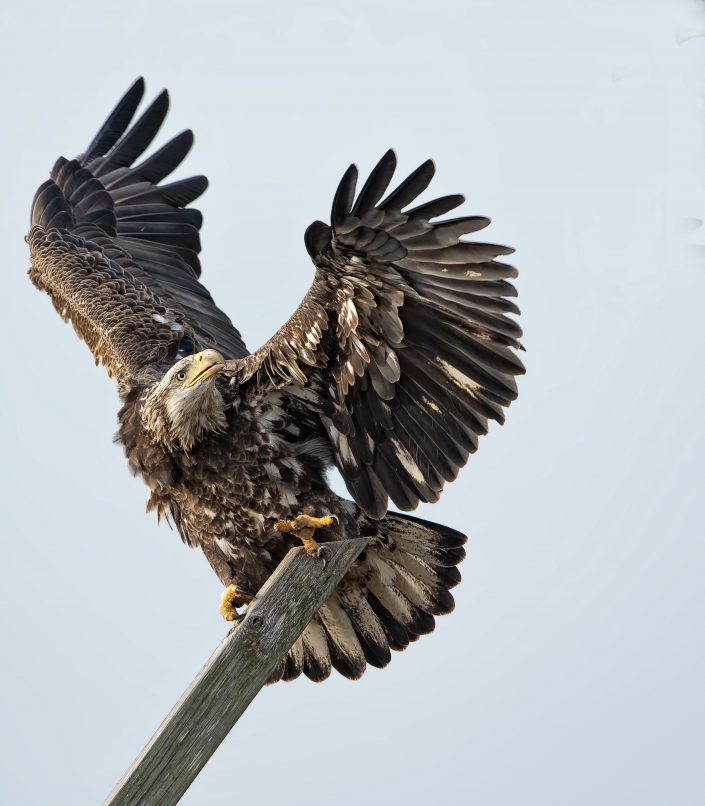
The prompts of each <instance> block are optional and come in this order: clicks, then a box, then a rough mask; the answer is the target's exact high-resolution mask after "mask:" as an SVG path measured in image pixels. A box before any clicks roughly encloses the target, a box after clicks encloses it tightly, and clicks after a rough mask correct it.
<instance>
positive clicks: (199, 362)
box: [186, 350, 225, 389]
mask: <svg viewBox="0 0 705 806" xmlns="http://www.w3.org/2000/svg"><path fill="white" fill-rule="evenodd" d="M224 367H225V359H224V358H223V356H222V355H221V354H220V353H219V352H218V351H217V350H203V352H201V353H196V355H195V356H194V357H193V363H192V364H191V369H190V370H189V371H188V376H187V378H186V388H187V389H190V388H191V387H192V386H195V385H196V384H197V383H200V382H201V381H205V380H206V378H212V377H213V376H214V375H217V374H218V373H219V372H220V371H221V370H222V369H224Z"/></svg>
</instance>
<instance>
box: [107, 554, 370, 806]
mask: <svg viewBox="0 0 705 806" xmlns="http://www.w3.org/2000/svg"><path fill="white" fill-rule="evenodd" d="M366 544H367V539H366V538H357V539H356V540H341V541H340V542H336V543H326V544H323V548H324V552H325V560H326V561H325V564H324V563H323V562H322V561H321V560H320V559H316V558H312V557H309V556H308V555H307V554H306V553H305V552H304V550H303V549H302V548H297V549H292V551H290V552H289V553H288V554H287V556H286V557H285V558H284V561H283V562H282V563H281V565H280V566H279V567H278V568H277V570H276V571H275V572H274V574H272V576H271V577H270V578H269V580H267V583H266V584H265V585H264V587H263V588H262V590H261V591H260V592H259V594H258V597H257V600H256V601H255V602H253V604H251V605H250V607H249V610H248V613H247V617H246V618H245V620H244V621H242V622H241V623H240V625H239V626H238V627H236V628H235V629H234V630H232V632H230V633H229V634H228V635H227V637H226V638H225V639H224V640H223V641H222V642H221V644H220V646H219V647H218V648H217V649H216V651H215V652H214V653H213V655H212V656H211V657H210V659H209V660H208V662H207V663H206V665H205V666H204V667H203V669H202V670H201V671H200V672H199V674H198V675H197V676H196V678H195V680H194V681H193V682H192V683H191V685H190V686H189V687H188V689H187V690H186V691H185V693H184V694H183V695H182V697H181V699H180V700H179V702H178V703H177V704H176V705H175V706H174V708H173V709H172V710H171V713H170V714H169V715H168V716H167V718H166V719H165V720H164V722H163V723H162V724H161V726H160V727H159V729H158V730H157V732H156V733H155V734H154V736H153V737H152V739H151V740H150V741H149V743H148V744H147V746H146V747H145V748H144V749H143V750H142V752H141V753H140V754H139V756H138V757H137V759H136V760H135V762H134V763H133V764H132V766H131V767H130V769H129V770H128V771H127V772H126V773H125V775H124V776H123V778H122V780H121V781H120V782H119V783H118V784H117V786H116V787H115V789H113V791H112V792H111V794H110V795H109V796H108V799H107V800H106V801H105V806H172V804H175V803H178V801H179V800H180V799H181V797H182V796H183V794H184V793H185V792H186V790H187V789H188V787H189V786H190V785H191V783H192V782H193V780H194V779H195V778H196V776H197V775H198V773H199V772H200V771H201V770H202V769H203V767H204V765H205V764H206V762H207V761H208V759H209V758H210V757H211V756H212V755H213V753H214V752H215V750H216V748H217V747H218V745H219V744H220V743H221V742H222V741H223V739H224V738H225V737H226V736H227V735H228V733H229V731H230V729H231V728H232V727H233V725H234V724H235V723H236V722H237V720H238V719H239V718H240V717H241V716H242V714H243V713H244V711H245V709H246V708H247V706H248V705H249V704H250V703H251V702H252V700H253V699H254V698H255V696H256V694H257V692H258V691H259V690H260V689H261V688H262V686H263V685H264V684H265V682H266V681H267V679H268V678H269V676H270V675H271V674H272V672H273V671H274V669H275V667H276V666H277V664H278V663H279V662H280V661H281V660H282V658H283V657H284V656H285V655H286V653H287V652H288V651H289V649H291V646H292V644H293V643H294V641H296V639H297V638H298V637H299V636H300V635H301V633H302V632H303V631H304V628H305V627H306V625H307V624H308V623H309V621H311V619H312V618H313V616H314V615H315V614H316V612H317V611H318V610H319V608H320V607H321V605H322V604H323V603H324V602H325V601H326V599H328V597H329V596H330V594H331V593H332V592H333V589H334V588H335V586H336V585H337V584H338V582H339V581H340V580H341V579H342V578H343V576H344V575H345V573H346V571H347V570H348V569H349V568H350V566H351V565H352V563H353V562H354V561H355V559H356V558H357V556H358V555H359V554H360V552H361V551H362V550H363V548H364V547H365V546H366Z"/></svg>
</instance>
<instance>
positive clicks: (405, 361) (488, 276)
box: [230, 151, 524, 517]
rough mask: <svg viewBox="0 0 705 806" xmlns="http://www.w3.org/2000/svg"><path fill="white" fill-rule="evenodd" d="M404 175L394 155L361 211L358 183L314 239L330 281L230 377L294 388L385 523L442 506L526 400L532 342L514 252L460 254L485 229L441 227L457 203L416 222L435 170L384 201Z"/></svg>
mask: <svg viewBox="0 0 705 806" xmlns="http://www.w3.org/2000/svg"><path fill="white" fill-rule="evenodd" d="M395 167H396V160H395V157H394V153H393V152H392V151H389V152H387V153H386V154H385V155H384V157H383V158H382V159H381V161H380V162H379V163H378V165H377V166H376V167H375V169H374V170H373V171H372V174H371V175H370V177H369V179H368V180H367V182H366V183H365V185H364V187H363V189H362V190H361V191H360V193H359V195H358V196H357V198H355V187H356V180H357V170H356V169H355V167H354V166H351V167H350V168H349V169H348V171H347V172H346V174H345V175H344V177H343V179H342V181H341V183H340V185H339V187H338V190H337V192H336V195H335V199H334V201H333V209H332V214H331V226H327V225H325V224H323V223H322V222H320V221H317V222H315V223H314V224H312V225H311V226H310V227H309V228H308V230H307V232H306V246H307V249H308V251H309V253H310V255H311V257H312V259H313V261H314V263H315V265H316V276H315V279H314V282H313V285H312V286H311V289H310V290H309V292H308V294H307V295H306V297H305V298H304V300H303V302H302V303H301V305H300V306H299V309H298V310H297V311H296V312H295V314H294V315H293V316H292V318H291V319H290V320H289V322H287V324H286V325H284V327H283V328H282V329H281V330H280V331H279V332H278V333H277V334H276V335H275V336H274V337H273V338H272V339H271V340H270V341H269V342H267V344H265V345H264V346H263V347H262V348H261V349H260V350H258V351H257V352H255V353H253V354H252V355H250V356H248V357H246V358H243V359H242V360H238V361H234V362H232V363H231V364H230V368H231V369H232V370H234V371H235V373H236V374H237V375H238V377H239V380H240V382H241V383H258V384H260V385H261V386H263V387H267V386H271V385H276V386H281V387H285V388H287V389H288V390H289V392H290V393H291V394H293V395H295V396H296V397H297V398H299V399H300V400H301V401H303V402H304V405H305V406H306V407H307V408H308V409H310V412H311V413H312V414H315V416H318V417H319V418H320V421H321V423H322V426H323V428H324V429H325V432H326V433H327V435H328V437H329V439H330V442H331V444H332V446H333V449H334V454H335V458H336V462H337V465H338V468H339V469H340V472H341V474H342V476H343V478H344V480H345V483H346V484H347V487H348V490H349V491H350V493H351V495H352V496H353V497H354V498H355V500H356V501H357V503H358V504H359V505H360V506H361V507H362V508H363V509H364V510H365V511H366V512H367V513H368V514H370V515H372V516H374V517H381V516H382V515H383V514H384V512H385V511H386V508H387V501H388V498H391V499H392V500H393V501H394V503H395V504H396V505H397V506H398V507H399V508H400V509H403V510H409V509H413V508H414V507H415V506H416V505H417V504H418V502H419V501H435V500H437V498H438V495H439V493H440V491H441V489H442V487H443V485H444V483H445V482H446V481H449V480H451V479H454V478H455V476H456V475H457V472H458V469H459V468H460V467H462V466H463V465H464V464H465V463H466V462H467V459H468V455H469V454H470V453H472V452H474V451H475V450H476V448H477V440H478V436H480V435H481V434H484V433H486V431H487V425H488V420H490V419H492V420H497V421H499V422H503V419H504V415H503V413H502V409H503V407H505V406H508V405H509V404H510V403H511V401H512V400H514V398H515V397H516V394H517V389H516V382H515V375H517V374H519V373H522V372H523V371H524V369H523V366H522V364H521V362H520V360H519V359H518V358H517V356H516V353H515V350H517V349H518V348H520V344H519V341H518V339H519V337H520V335H521V330H520V328H519V326H518V325H517V323H516V322H515V321H514V320H513V319H512V318H511V317H510V316H508V315H507V314H517V313H518V312H519V310H518V308H517V307H516V306H515V305H514V303H513V302H512V301H511V300H510V299H508V298H509V297H513V296H515V295H516V291H515V289H514V286H513V285H512V284H511V283H510V282H508V279H509V278H512V277H515V276H516V270H515V269H514V268H513V267H511V266H509V265H507V264H506V263H503V262H500V261H498V260H496V258H497V257H499V256H500V255H506V254H509V253H510V252H511V251H512V250H511V249H507V248H506V247H503V246H495V245H492V244H487V243H478V242H466V241H461V240H459V239H460V237H461V236H462V235H466V234H468V233H473V232H476V231H477V230H480V229H482V228H483V227H485V226H487V224H489V220H488V219H486V218H481V217H475V216H470V217H467V216H466V217H463V218H451V219H446V220H441V221H434V219H436V218H437V217H438V216H441V215H443V214H445V213H447V212H449V211H450V210H452V209H454V208H456V207H457V206H458V205H460V204H461V203H462V202H463V201H464V199H463V197H462V196H445V197H443V198H440V199H436V200H435V201H431V202H428V203H426V204H422V205H420V206H417V207H415V208H413V209H410V210H405V208H407V207H408V206H409V205H410V204H411V203H412V202H413V201H414V200H415V199H416V197H417V196H418V195H419V194H420V193H421V192H422V191H423V190H425V188H426V187H427V186H428V184H429V182H430V180H431V178H432V176H433V173H434V166H433V163H432V162H431V161H428V162H425V163H424V164H423V165H421V166H420V167H419V168H418V169H417V170H416V171H414V173H413V174H411V176H409V177H408V178H407V179H406V180H405V181H403V182H402V183H401V185H399V187H398V188H396V190H394V191H392V192H391V193H390V194H389V195H388V196H387V197H386V198H385V199H384V201H380V199H381V198H382V196H383V194H384V193H385V192H386V190H387V187H388V185H389V183H390V181H391V178H392V175H393V173H394V170H395Z"/></svg>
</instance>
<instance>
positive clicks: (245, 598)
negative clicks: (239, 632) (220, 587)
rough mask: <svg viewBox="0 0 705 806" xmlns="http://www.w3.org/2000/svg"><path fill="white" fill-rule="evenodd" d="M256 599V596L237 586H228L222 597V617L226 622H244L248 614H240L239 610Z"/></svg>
mask: <svg viewBox="0 0 705 806" xmlns="http://www.w3.org/2000/svg"><path fill="white" fill-rule="evenodd" d="M255 598H256V597H255V595H254V594H252V593H248V592H247V591H244V590H242V588H238V586H237V585H228V587H227V588H226V589H225V590H224V591H223V593H222V594H221V595H220V615H221V616H222V617H223V618H224V619H225V620H226V621H233V622H236V623H237V622H239V621H242V620H243V619H244V618H245V615H246V613H238V611H237V608H238V607H244V606H245V605H248V604H250V602H253V601H254V600H255Z"/></svg>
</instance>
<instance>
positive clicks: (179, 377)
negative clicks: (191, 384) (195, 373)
mask: <svg viewBox="0 0 705 806" xmlns="http://www.w3.org/2000/svg"><path fill="white" fill-rule="evenodd" d="M176 380H177V381H185V380H186V373H185V372H184V371H183V369H182V370H181V372H177V373H176Z"/></svg>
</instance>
